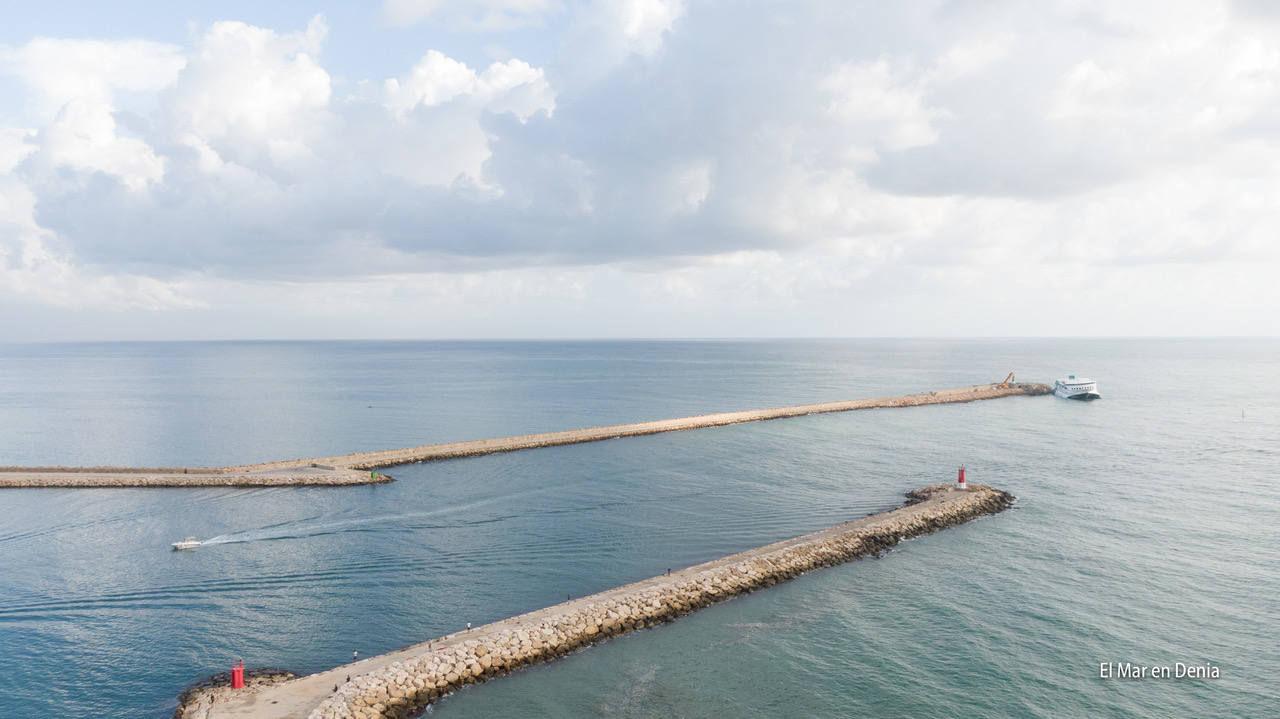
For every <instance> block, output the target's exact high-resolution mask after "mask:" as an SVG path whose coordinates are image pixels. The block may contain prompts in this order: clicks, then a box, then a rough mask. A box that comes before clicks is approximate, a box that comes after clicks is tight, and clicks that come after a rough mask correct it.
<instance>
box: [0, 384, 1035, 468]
mask: <svg viewBox="0 0 1280 719" xmlns="http://www.w3.org/2000/svg"><path fill="white" fill-rule="evenodd" d="M1051 391H1052V390H1051V389H1050V387H1049V386H1048V385H1044V384H1036V383H1029V382H1018V383H1012V384H1010V385H1008V386H1000V385H997V384H986V385H974V386H972V387H960V388H956V389H944V390H934V391H931V392H919V393H916V394H908V395H901V396H897V397H878V398H873V399H857V400H848V401H841V402H821V403H817V404H803V405H792V406H788V407H774V408H771V409H760V410H745V411H741V412H720V413H714V414H701V415H695V416H692V417H680V418H676V419H663V420H653V421H648V422H632V423H628V424H616V425H607V426H603V427H589V428H584V429H571V430H564V431H560V432H543V433H539V434H527V435H520V436H516V437H502V438H498V439H480V440H469V441H462V442H444V443H439V444H427V445H420V446H417V447H407V448H403V449H390V450H380V451H375V452H357V453H353V454H344V455H339V456H335V457H320V458H310V459H289V460H279V461H273V462H261V463H258V464H244V465H231V466H225V467H164V468H144V467H16V466H3V467H0V489H4V488H11V489H21V488H38V487H62V488H88V487H278V486H352V485H363V484H377V483H381V482H391V481H394V479H393V478H391V477H388V476H387V475H385V474H382V473H380V472H377V470H379V469H383V468H385V467H395V466H398V465H402V464H415V463H418V462H432V461H438V460H445V459H459V458H462V457H475V456H480V455H485V454H497V453H501V452H515V451H519V450H523V449H538V448H541V447H557V446H561V445H567V444H581V443H585V442H599V441H603V440H607V439H618V438H621V437H639V436H643V435H649V434H660V433H664V432H679V431H683V430H690V429H702V428H706V427H722V426H725V425H730V424H741V423H744V422H760V421H764V420H769V419H783V418H787V417H801V416H804V415H810V414H825V413H830V412H849V411H853V410H859V409H878V408H890V407H918V406H922V405H932V404H956V403H962V402H974V401H978V400H986V399H998V398H1000V397H1013V396H1036V395H1047V394H1049V393H1050V392H1051Z"/></svg>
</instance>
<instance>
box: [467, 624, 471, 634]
mask: <svg viewBox="0 0 1280 719" xmlns="http://www.w3.org/2000/svg"><path fill="white" fill-rule="evenodd" d="M467 631H468V632H469V631H471V622H467Z"/></svg>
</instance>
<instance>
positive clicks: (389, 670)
mask: <svg viewBox="0 0 1280 719" xmlns="http://www.w3.org/2000/svg"><path fill="white" fill-rule="evenodd" d="M1013 501H1014V497H1013V496H1012V495H1010V494H1008V493H1006V492H1003V491H1001V490H998V489H994V488H992V487H989V486H985V485H975V486H972V487H969V488H968V489H965V490H961V489H958V488H956V487H955V486H954V485H951V484H936V485H931V486H928V487H923V488H921V489H917V490H913V491H911V492H908V493H907V504H906V505H905V506H901V507H898V508H897V509H893V510H890V511H887V512H883V513H880V514H875V515H872V516H869V517H864V518H862V519H857V520H854V521H851V522H847V523H844V524H840V525H837V526H835V527H830V528H828V529H824V530H820V531H818V532H813V533H810V534H805V535H802V536H799V537H794V538H791V539H787V540H783V541H780V542H775V543H772V544H768V545H765V546H763V547H758V548H756V549H751V550H747V551H745V552H739V553H736V554H733V555H729V556H727V557H722V558H720V559H715V560H712V561H709V562H705V563H702V564H698V565H695V566H692V567H688V568H686V569H681V570H678V571H674V572H671V573H670V574H662V575H659V576H657V577H651V578H649V579H644V580H641V581H638V582H634V583H631V584H627V585H624V586H621V587H617V588H614V589H609V590H606V591H603V592H600V593H597V594H593V595H589V596H586V597H581V598H579V599H574V600H570V601H566V602H562V603H560V604H556V605H552V606H550V607H546V608H543V609H539V610H535V611H532V612H528V613H526V614H521V615H518V616H515V617H511V618H508V619H503V620H501V621H498V622H494V623H492V624H487V625H484V626H481V627H476V628H474V629H472V630H470V631H460V632H455V633H453V634H449V635H446V636H443V637H439V638H436V639H432V640H430V641H428V642H423V643H420V644H416V645H413V646H410V647H406V648H404V649H400V650H397V651H394V652H390V653H388V654H383V655H380V656H376V657H370V658H367V659H363V660H361V661H358V662H354V663H351V664H346V665H343V666H339V667H336V668H334V669H331V670H328V671H325V672H319V673H316V674H312V675H309V676H306V677H302V678H300V679H294V680H290V681H286V682H282V683H279V684H276V685H274V686H270V687H264V688H262V689H261V690H260V691H257V692H254V693H251V694H231V693H228V694H225V695H223V696H222V697H220V698H219V700H218V701H217V702H214V703H213V704H211V705H209V707H208V709H207V710H205V711H204V713H201V714H199V715H195V714H187V715H183V716H187V717H189V718H190V719H195V717H197V716H198V717H199V719H228V718H231V717H255V718H256V719H304V718H305V719H354V718H355V717H362V718H365V719H368V718H370V717H398V718H405V717H410V716H414V715H416V714H417V713H419V712H421V711H422V710H424V709H425V708H426V707H427V706H429V705H430V704H431V703H432V702H434V701H436V700H438V699H439V698H441V697H443V696H446V695H448V694H450V693H452V692H453V691H456V690H457V689H459V688H461V687H463V686H466V685H468V684H475V683H480V682H483V681H486V680H488V679H491V678H495V677H499V676H503V675H506V674H510V673H512V672H515V671H519V670H520V669H523V668H525V667H528V666H532V665H535V664H541V663H545V662H549V661H553V660H555V659H557V658H559V657H562V656H565V655H567V654H572V653H574V652H577V651H580V650H582V649H584V648H586V647H589V646H591V645H592V644H595V643H598V642H600V641H604V640H607V639H609V638H611V637H615V636H620V635H622V634H626V633H628V632H631V631H635V630H638V629H643V628H646V627H652V626H656V625H658V624H662V623H666V622H670V621H674V620H676V619H678V618H679V617H681V616H684V615H686V614H690V613H692V612H694V611H697V610H698V609H701V608H703V607H707V606H710V605H712V604H716V603H718V602H721V601H724V600H726V599H730V598H732V597H735V596H738V595H741V594H745V593H749V592H752V591H755V590H758V589H763V588H765V587H769V586H772V585H774V584H777V583H779V582H784V581H787V580H789V579H792V578H794V577H797V576H799V575H801V574H804V573H807V572H810V571H814V570H816V569H821V568H824V567H830V566H835V565H838V564H843V563H845V562H849V561H854V560H857V559H861V558H863V557H866V556H873V555H878V554H880V553H882V552H884V551H885V550H887V549H889V548H891V547H893V546H894V545H896V544H897V543H898V542H900V541H902V540H903V539H907V538H910V537H915V536H920V535H924V534H930V533H933V532H936V531H938V530H940V529H945V528H947V527H951V526H954V525H957V524H962V523H964V522H967V521H969V520H971V519H975V518H977V517H980V516H985V515H989V514H995V513H998V512H1001V511H1003V510H1004V509H1006V508H1008V507H1009V506H1010V505H1011V504H1012V503H1013ZM348 678H349V681H348ZM335 687H336V688H337V691H334V688H335ZM228 691H230V690H228ZM180 709H181V707H180ZM175 716H178V715H175Z"/></svg>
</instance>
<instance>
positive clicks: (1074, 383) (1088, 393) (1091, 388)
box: [1053, 375, 1102, 399]
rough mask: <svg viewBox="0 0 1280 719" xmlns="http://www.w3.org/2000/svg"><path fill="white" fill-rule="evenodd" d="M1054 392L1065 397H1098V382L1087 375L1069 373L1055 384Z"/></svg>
mask: <svg viewBox="0 0 1280 719" xmlns="http://www.w3.org/2000/svg"><path fill="white" fill-rule="evenodd" d="M1053 394H1054V395H1056V396H1058V397H1061V398H1063V399H1098V398H1099V397H1101V396H1102V395H1100V394H1098V383H1097V382H1094V381H1093V380H1091V379H1089V378H1087V377H1076V376H1075V375H1069V376H1068V377H1067V378H1066V379H1060V380H1058V381H1057V382H1055V383H1054V385H1053Z"/></svg>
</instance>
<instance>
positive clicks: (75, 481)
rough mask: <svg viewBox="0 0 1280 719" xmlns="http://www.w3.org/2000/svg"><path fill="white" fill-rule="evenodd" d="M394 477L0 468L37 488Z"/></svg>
mask: <svg viewBox="0 0 1280 719" xmlns="http://www.w3.org/2000/svg"><path fill="white" fill-rule="evenodd" d="M392 481H394V480H393V479H392V478H391V477H390V476H388V475H386V474H384V473H382V472H372V471H366V470H357V469H351V468H349V467H336V466H324V465H317V464H311V465H302V466H298V467H291V468H286V469H269V470H256V471H250V470H243V471H241V470H236V469H226V468H221V467H191V468H188V467H155V468H145V467H140V468H133V467H0V489H4V488H11V489H19V488H25V489H32V488H40V487H63V488H95V487H282V486H291V487H317V486H318V487H326V486H347V485H354V484H377V483H379V482H392Z"/></svg>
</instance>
